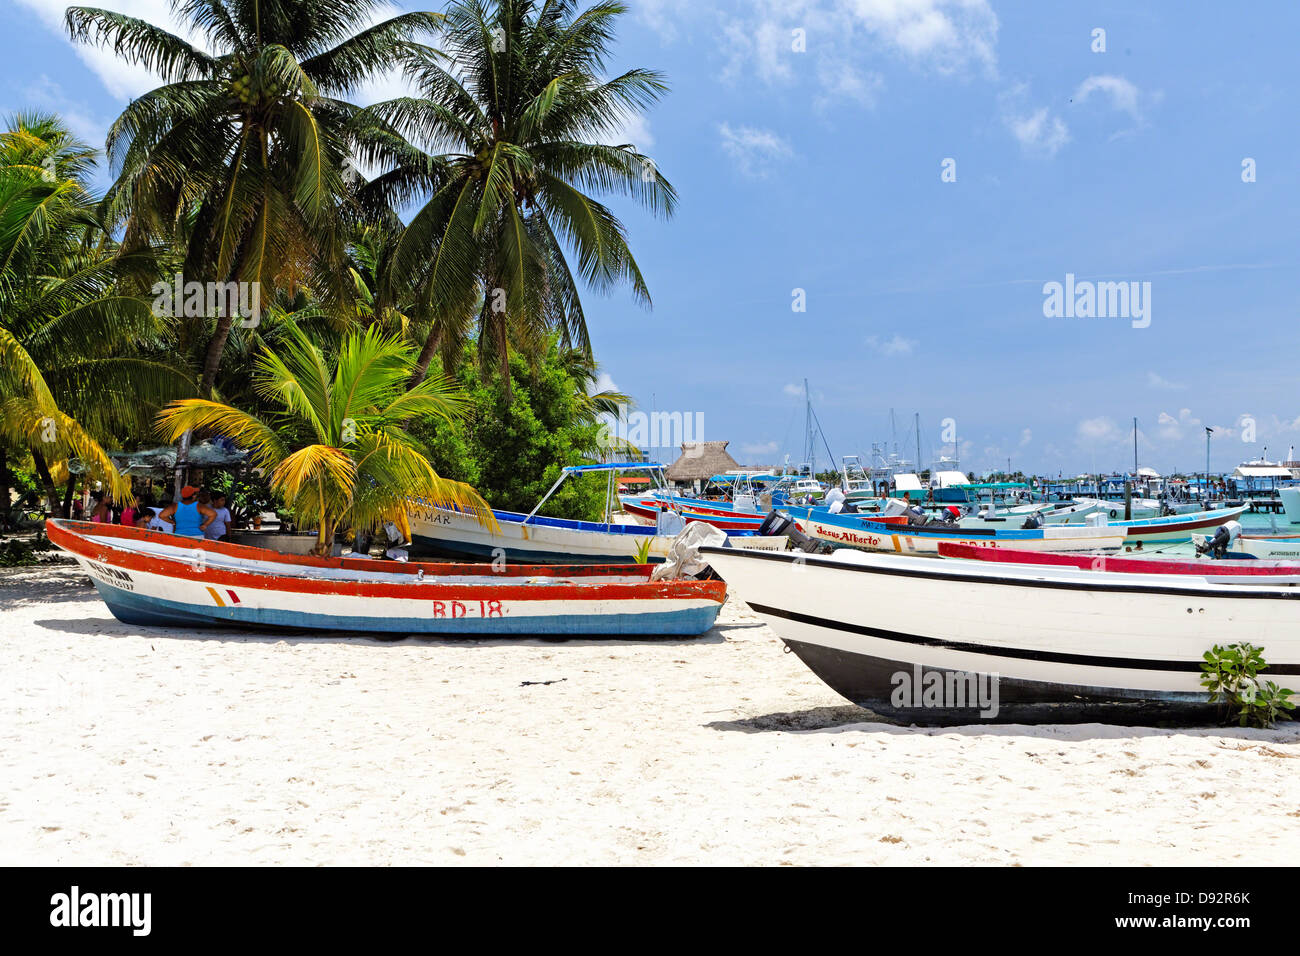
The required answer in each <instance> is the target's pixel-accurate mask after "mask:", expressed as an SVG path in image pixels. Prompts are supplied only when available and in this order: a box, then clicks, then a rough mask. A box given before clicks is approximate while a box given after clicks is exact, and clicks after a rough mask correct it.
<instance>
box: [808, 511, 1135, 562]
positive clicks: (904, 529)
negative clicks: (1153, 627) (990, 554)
mask: <svg viewBox="0 0 1300 956" xmlns="http://www.w3.org/2000/svg"><path fill="white" fill-rule="evenodd" d="M795 525H796V526H797V527H798V528H799V530H800V531H802V532H803V533H804V534H806V535H808V536H810V537H813V538H819V539H820V540H822V541H828V542H830V543H831V544H838V545H841V546H845V547H852V548H862V549H863V550H866V551H887V552H891V553H894V554H909V555H936V556H937V555H938V554H939V543H940V542H941V541H951V542H954V543H958V544H971V545H976V546H978V547H984V548H996V547H1000V546H1006V547H1015V548H1019V549H1021V550H1029V551H1106V550H1115V549H1117V548H1120V547H1121V546H1122V545H1123V543H1124V531H1123V529H1116V528H1105V527H1100V528H1093V527H1080V528H1074V527H1061V526H1052V527H1047V528H1044V529H1043V537H1041V538H1016V539H1015V540H1014V542H1006V543H1004V544H1003V545H1000V544H999V542H998V541H997V539H995V538H992V537H990V536H988V535H987V534H984V535H971V536H969V537H967V536H963V535H962V534H961V533H960V531H959V532H958V533H954V534H945V535H942V536H939V535H935V536H933V537H927V536H926V535H924V534H922V533H921V531H920V529H917V530H916V531H912V532H909V530H908V526H907V525H896V526H891V527H896V528H897V529H898V530H897V531H893V530H891V531H889V532H888V533H886V532H885V531H883V530H875V529H872V530H866V529H863V530H855V529H853V528H847V527H844V526H842V525H837V524H828V523H826V522H823V521H818V520H817V519H816V518H815V517H806V518H795ZM1016 527H1018V526H1015V525H1013V526H1012V528H1011V529H1009V530H1015V528H1016ZM970 530H976V531H979V530H984V529H970Z"/></svg>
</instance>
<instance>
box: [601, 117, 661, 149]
mask: <svg viewBox="0 0 1300 956" xmlns="http://www.w3.org/2000/svg"><path fill="white" fill-rule="evenodd" d="M600 141H601V142H602V143H604V144H606V145H607V146H623V145H625V144H631V145H632V146H635V147H636V148H637V150H638V151H639V152H642V153H644V152H645V151H646V150H648V149H649V148H650V147H651V146H653V145H654V144H655V138H654V136H653V135H652V134H651V132H650V121H649V120H648V119H646V118H645V117H644V116H639V115H637V116H633V115H630V114H624V116H623V117H622V118H621V119H620V120H619V124H618V127H617V128H616V129H614V130H613V131H612V132H610V133H606V134H605V135H604V136H602V137H601V138H600Z"/></svg>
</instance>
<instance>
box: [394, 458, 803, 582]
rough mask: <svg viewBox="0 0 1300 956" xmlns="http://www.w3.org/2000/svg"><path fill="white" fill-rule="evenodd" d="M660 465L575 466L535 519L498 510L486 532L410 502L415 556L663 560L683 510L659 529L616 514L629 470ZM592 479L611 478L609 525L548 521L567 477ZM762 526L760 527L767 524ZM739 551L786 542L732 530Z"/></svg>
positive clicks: (449, 511)
mask: <svg viewBox="0 0 1300 956" xmlns="http://www.w3.org/2000/svg"><path fill="white" fill-rule="evenodd" d="M663 469H664V466H663V465H661V464H654V463H647V462H611V463H607V464H595V465H569V466H567V467H565V468H564V469H562V470H561V472H560V477H559V478H558V479H557V480H556V482H555V484H554V485H552V486H551V489H550V490H549V491H548V492H547V493H546V494H545V495H544V496H543V497H542V500H541V501H539V502H538V503H537V506H536V507H535V508H533V510H532V511H531V512H529V513H528V514H522V513H520V512H515V511H496V510H493V512H492V514H493V516H494V517H495V518H496V520H497V528H496V529H492V528H487V527H484V526H483V525H482V524H480V523H479V521H478V519H477V517H475V516H474V515H473V514H469V513H467V512H463V511H458V510H456V509H454V508H442V507H437V506H435V505H431V504H427V503H425V502H411V503H410V504H409V505H408V507H407V514H408V520H409V524H410V528H411V543H412V546H413V553H415V554H423V555H434V556H443V557H454V558H464V557H469V558H480V559H489V560H490V559H493V558H498V557H501V558H505V559H506V560H508V561H522V562H524V563H529V564H536V563H544V564H552V563H558V564H576V563H589V562H590V563H596V564H634V563H637V562H638V560H639V552H640V550H641V549H643V548H644V549H648V550H647V554H646V557H647V560H649V561H651V562H656V563H657V562H660V561H663V560H664V558H665V557H666V556H667V554H668V551H669V549H670V548H671V547H672V543H673V538H674V536H675V535H676V534H677V532H678V531H680V530H681V528H682V527H683V526H684V524H685V519H684V518H683V517H682V516H681V515H680V514H678V513H676V512H671V511H670V512H664V513H661V515H660V521H659V523H658V525H657V526H646V525H642V524H624V523H620V522H619V521H617V520H616V516H615V515H614V514H613V511H612V507H613V501H614V500H615V499H616V497H617V496H616V494H615V493H614V490H613V489H616V488H617V482H616V477H617V475H618V474H619V473H622V472H628V471H649V472H652V473H653V472H662V471H663ZM592 473H601V474H605V475H606V478H607V485H606V487H607V489H610V490H609V492H608V493H607V496H606V510H605V516H604V517H605V520H603V521H578V520H573V519H568V518H548V517H546V516H544V515H541V514H538V512H539V511H540V510H541V508H542V507H544V506H545V504H546V502H547V501H548V500H550V498H551V496H552V495H554V494H555V492H556V491H557V490H558V489H559V487H560V485H561V484H562V483H563V482H564V481H565V480H567V479H569V478H573V477H577V476H581V475H585V474H592ZM761 523H762V521H761V519H759V521H758V522H757V523H756V525H755V528H757V524H761ZM727 534H728V536H729V537H732V538H733V539H734V543H735V544H736V546H737V547H748V548H769V549H781V548H784V547H785V546H786V538H785V536H784V535H780V536H770V535H767V536H761V537H760V536H759V535H757V534H756V533H755V530H729V531H727Z"/></svg>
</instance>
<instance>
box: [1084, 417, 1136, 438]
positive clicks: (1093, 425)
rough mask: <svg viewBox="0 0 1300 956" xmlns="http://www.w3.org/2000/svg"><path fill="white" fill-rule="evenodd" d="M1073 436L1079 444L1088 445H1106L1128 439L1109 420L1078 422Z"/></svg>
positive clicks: (1125, 434)
mask: <svg viewBox="0 0 1300 956" xmlns="http://www.w3.org/2000/svg"><path fill="white" fill-rule="evenodd" d="M1075 434H1076V435H1077V437H1078V439H1079V441H1080V442H1082V443H1085V444H1090V445H1106V444H1111V443H1113V442H1117V441H1119V440H1121V439H1123V438H1126V437H1128V435H1129V434H1131V433H1129V432H1125V431H1124V430H1123V429H1121V428H1120V427H1119V426H1118V425H1116V424H1115V422H1114V421H1112V420H1111V419H1109V418H1106V417H1105V416H1101V417H1098V418H1087V419H1084V420H1083V421H1081V422H1079V424H1078V426H1076V428H1075Z"/></svg>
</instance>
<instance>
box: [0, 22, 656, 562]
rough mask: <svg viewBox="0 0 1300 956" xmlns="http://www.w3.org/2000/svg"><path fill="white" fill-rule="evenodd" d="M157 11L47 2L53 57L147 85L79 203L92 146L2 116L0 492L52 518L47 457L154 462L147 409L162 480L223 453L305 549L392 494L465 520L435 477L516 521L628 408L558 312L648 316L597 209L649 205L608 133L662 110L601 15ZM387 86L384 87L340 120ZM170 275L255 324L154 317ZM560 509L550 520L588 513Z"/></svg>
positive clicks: (582, 496)
mask: <svg viewBox="0 0 1300 956" xmlns="http://www.w3.org/2000/svg"><path fill="white" fill-rule="evenodd" d="M172 12H173V26H172V27H166V26H163V25H159V24H154V23H149V22H146V21H143V20H140V19H138V18H134V17H130V16H127V15H125V14H122V13H118V12H115V11H112V10H105V9H99V8H93V7H81V6H78V7H70V8H69V9H68V11H67V16H66V22H67V27H68V31H69V34H70V35H71V37H72V38H73V39H74V40H76V41H78V42H84V43H88V44H92V45H98V46H100V47H103V48H105V49H108V50H111V51H112V52H113V53H114V54H115V55H116V56H118V57H119V58H121V59H123V60H125V61H127V62H130V63H133V64H136V65H140V66H144V67H146V68H147V69H149V70H150V71H152V72H153V73H154V74H156V75H157V76H158V77H159V79H160V85H159V86H158V87H157V88H156V89H153V90H150V91H149V92H146V93H145V94H144V95H142V96H140V97H138V98H136V99H134V100H132V101H131V102H130V104H129V105H128V106H127V107H126V108H125V109H124V110H123V112H122V114H121V115H120V116H119V117H118V118H117V120H116V121H115V122H114V123H113V124H112V126H111V128H110V129H109V131H108V137H107V145H106V151H105V152H106V157H107V159H108V162H109V165H110V170H111V173H112V176H113V180H112V183H111V185H110V186H109V187H108V189H107V191H106V192H105V193H104V195H103V196H102V197H101V196H96V195H93V194H92V192H91V190H90V187H89V182H90V180H89V174H90V171H91V169H92V166H93V164H94V163H95V162H96V160H97V158H98V154H97V152H96V151H95V150H94V149H92V148H91V147H90V146H89V145H87V144H85V143H82V142H80V141H78V140H77V139H76V138H75V137H74V136H72V135H71V134H70V133H69V132H68V130H67V128H66V127H65V126H64V125H63V124H62V123H60V122H59V121H58V120H57V119H55V118H53V117H49V116H35V115H33V116H23V117H19V118H16V119H15V120H14V121H13V122H12V123H11V124H10V129H9V132H8V133H7V134H5V136H4V139H3V142H2V143H0V409H2V410H3V419H2V420H0V485H4V486H6V487H8V486H10V485H11V484H12V480H14V479H12V477H11V476H12V475H13V474H14V473H23V474H26V473H29V472H30V473H32V474H34V475H35V476H36V479H37V481H38V483H39V485H40V487H41V488H42V489H43V490H44V492H45V494H46V497H47V498H49V499H50V505H51V507H55V506H56V505H57V501H56V498H57V488H56V483H57V482H58V481H61V480H63V478H64V477H65V476H66V477H67V490H66V492H65V501H67V500H69V496H70V495H71V491H72V488H73V484H74V482H75V479H76V476H77V475H79V474H82V473H83V469H81V468H79V467H75V463H74V467H73V468H72V469H71V470H70V469H69V466H68V461H69V459H74V458H75V459H80V460H81V462H82V464H83V465H84V466H85V468H84V473H85V474H86V475H87V476H88V477H89V478H91V479H94V480H102V481H103V482H104V483H105V486H106V490H107V491H108V492H109V493H110V494H111V495H112V496H113V497H114V498H115V499H117V500H118V501H119V502H121V501H124V500H126V499H127V497H128V496H129V493H130V490H129V484H128V483H127V482H126V480H125V479H123V478H122V476H121V475H119V474H118V473H117V472H116V470H115V469H114V468H113V466H112V462H111V460H110V459H109V457H108V455H107V452H106V451H105V449H107V448H115V447H127V448H129V447H133V446H135V445H138V444H146V443H150V442H152V441H154V440H156V433H155V432H154V428H155V427H156V422H155V418H156V416H157V413H158V411H159V409H162V408H164V407H165V408H166V412H165V413H164V414H163V415H162V417H161V421H162V424H163V426H164V433H165V435H166V436H167V438H168V439H169V440H174V441H177V442H178V446H179V449H180V452H181V456H182V460H183V458H184V454H185V449H186V448H187V447H188V442H189V440H190V431H191V429H199V430H202V431H205V432H211V433H219V434H221V435H223V436H225V437H227V438H232V439H234V440H235V441H236V442H237V443H247V447H249V448H251V449H253V450H254V454H255V458H256V460H257V461H258V462H261V463H262V464H264V466H265V467H266V468H267V472H268V474H269V475H270V476H272V477H271V479H270V483H271V485H272V486H273V487H274V489H275V490H276V493H277V494H279V495H283V496H284V498H285V499H286V502H287V504H288V505H289V506H290V507H291V508H292V509H293V511H294V512H295V518H296V519H297V520H298V524H299V525H300V526H304V527H307V526H319V534H320V540H319V543H320V544H321V545H322V546H324V545H325V544H327V543H328V541H329V540H330V539H331V538H332V536H333V535H334V534H336V533H337V532H338V531H339V530H341V529H343V528H347V527H355V528H363V527H368V526H372V525H373V524H374V523H375V522H377V521H380V520H382V519H384V518H386V517H390V516H392V515H393V512H394V507H395V502H398V501H399V500H401V499H403V498H404V497H405V496H406V495H407V494H408V493H418V494H424V495H426V496H428V497H431V498H434V499H437V500H439V501H444V502H448V503H454V504H457V505H459V506H463V507H468V508H471V509H478V510H479V511H480V513H482V508H483V502H482V499H481V498H478V497H476V496H475V495H474V493H473V491H472V489H470V488H468V487H465V486H464V485H463V484H458V483H457V480H459V481H461V482H471V483H482V485H483V488H484V490H485V491H486V493H487V494H488V495H490V496H492V497H494V498H497V499H499V500H497V501H495V502H494V503H496V504H499V505H503V506H521V505H523V503H524V502H525V501H526V502H527V503H528V505H529V506H531V504H532V503H533V501H535V500H536V497H537V496H539V495H540V494H541V493H542V492H544V491H545V490H546V487H548V486H549V484H550V483H551V481H552V480H553V479H554V477H555V475H556V474H557V473H558V468H559V467H560V466H561V465H563V464H568V463H572V462H574V461H577V460H580V459H581V458H582V457H583V456H590V455H593V454H597V453H599V452H600V451H601V450H602V449H601V448H599V447H598V446H599V443H598V441H597V438H598V436H599V425H598V423H597V421H596V416H597V414H599V413H600V412H602V411H616V410H617V408H618V406H619V405H624V404H627V398H626V396H622V395H619V394H617V393H614V392H604V393H602V392H598V391H597V389H596V377H597V375H596V364H595V360H594V358H593V356H592V354H591V347H590V333H589V329H588V316H589V314H588V311H587V310H586V309H585V308H584V303H583V301H582V299H581V296H580V292H585V291H587V290H588V289H592V290H596V291H599V292H602V293H607V292H609V291H611V290H614V289H616V288H620V287H621V288H624V289H627V290H629V291H630V292H631V294H632V295H633V297H634V298H635V299H636V300H637V301H639V302H641V303H643V304H646V305H648V304H649V302H650V295H649V290H648V287H647V284H646V281H645V279H644V277H643V276H642V274H641V270H640V268H639V266H638V265H637V262H636V260H635V258H634V256H633V254H632V251H631V248H630V245H629V241H628V232H627V229H626V227H625V226H624V224H623V223H622V222H621V221H620V220H619V219H618V217H617V216H615V215H614V213H613V212H612V211H611V209H610V208H609V207H608V206H606V205H604V200H605V199H606V198H607V197H611V196H612V197H615V198H623V199H631V200H632V201H633V202H634V203H636V204H639V205H640V206H642V207H643V208H645V209H646V210H648V211H649V212H651V213H652V214H656V215H662V216H668V215H671V213H672V211H673V209H674V206H675V204H676V201H677V197H676V193H675V191H674V190H673V187H672V186H671V184H670V183H669V182H668V181H667V180H666V179H665V178H664V177H663V176H662V175H661V174H660V172H659V170H658V167H657V166H656V164H655V163H654V161H653V160H652V159H651V158H650V157H649V156H647V155H645V154H644V153H643V152H642V151H641V150H640V149H638V147H637V146H636V145H635V144H632V143H626V142H620V140H622V139H625V138H626V137H625V136H624V135H623V134H621V133H620V132H619V131H620V130H621V129H623V128H625V127H626V126H627V125H628V123H629V121H631V120H634V119H635V117H636V116H637V114H638V113H640V112H641V111H643V110H645V109H646V108H647V107H649V106H650V105H652V104H653V103H654V102H656V101H657V100H658V99H659V98H660V97H661V96H662V95H663V93H664V91H665V89H666V86H665V83H664V80H663V78H662V76H660V74H658V73H656V72H654V71H652V70H645V69H631V70H627V71H624V72H621V73H618V74H617V75H612V74H611V71H609V70H608V64H609V61H610V58H611V51H612V48H613V43H614V29H615V25H616V23H617V21H618V19H619V17H620V16H621V15H622V14H623V12H624V7H623V5H622V4H621V3H617V2H601V0H596V2H595V3H594V4H592V5H590V6H587V7H585V8H584V7H580V6H579V5H578V4H577V3H575V2H573V0H452V2H451V3H449V4H448V5H447V6H446V7H445V8H444V9H443V10H442V11H441V12H419V11H417V12H408V13H399V14H397V15H392V10H391V8H390V7H389V5H388V4H387V3H386V2H385V0H255V2H245V0H173V3H172ZM395 74H401V75H404V76H405V78H406V80H407V82H408V84H409V87H410V89H411V90H412V91H413V93H412V95H410V96H406V97H399V98H397V99H392V100H388V101H386V102H382V103H379V104H376V105H371V106H369V107H363V106H360V105H358V104H357V102H356V100H357V97H358V96H359V95H360V94H359V92H358V91H359V90H360V89H361V88H362V87H363V86H364V85H365V84H367V83H369V82H371V81H375V80H379V79H381V78H384V77H389V78H391V77H393V76H394V75H395ZM173 277H178V278H179V279H181V280H183V281H184V282H186V283H191V282H197V283H201V284H204V285H214V286H216V285H219V287H221V288H223V289H230V288H233V287H232V286H230V283H249V284H251V285H253V286H254V287H255V288H256V289H257V295H256V298H257V299H258V300H259V301H260V305H261V309H260V312H259V315H258V317H257V319H256V320H255V321H251V322H240V321H236V318H237V316H236V310H235V308H234V302H233V301H232V299H231V297H230V296H229V295H227V294H223V295H221V296H218V297H217V299H216V300H215V304H214V303H213V302H209V303H208V306H207V307H206V308H204V309H201V310H199V311H197V312H195V311H191V310H186V311H185V313H184V314H175V315H166V314H162V315H161V316H160V310H159V309H158V307H157V306H158V301H157V298H158V297H157V288H158V285H157V284H158V283H159V282H160V281H161V282H162V283H163V284H164V286H165V285H166V283H168V282H171V281H172V279H173ZM174 291H179V290H174ZM475 359H477V361H475ZM250 369H251V370H252V372H253V375H252V376H251V377H250V375H249V372H250ZM400 375H405V376H406V378H405V380H404V381H403V380H400V379H399V376H400ZM447 376H450V377H447ZM353 387H356V388H359V389H360V390H359V391H355V392H354V391H353V390H352V389H353ZM340 389H342V390H343V391H340ZM345 418H346V419H349V420H350V421H352V422H353V423H354V424H356V426H357V428H358V431H357V435H358V436H359V437H358V438H357V439H356V442H359V443H360V444H357V443H356V442H350V441H348V440H345V437H344V435H343V433H342V431H341V430H340V429H341V428H342V425H341V422H342V421H343V419H345ZM51 423H52V424H53V430H51V428H50V427H49V426H50V425H51ZM51 435H52V436H54V437H53V438H50V437H48V436H51ZM422 440H427V442H428V445H427V446H425V445H423V444H422ZM426 453H427V455H428V457H427V458H426V457H425V456H426ZM430 461H432V464H431V463H430ZM434 466H436V468H435V467H434ZM178 471H179V469H178ZM583 487H584V486H582V485H575V491H574V492H572V494H574V495H575V497H574V498H573V499H572V500H571V501H566V500H564V499H563V498H562V500H561V502H560V505H561V508H562V510H566V511H568V512H570V513H582V514H590V512H591V511H592V509H593V507H594V504H593V503H594V501H595V498H593V497H592V496H591V495H590V494H588V493H587V492H586V491H584V490H583ZM566 494H570V492H567V491H566ZM251 500H252V499H251V498H250V501H251ZM3 503H7V502H3ZM3 510H4V509H0V511H3ZM485 520H490V517H485Z"/></svg>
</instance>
